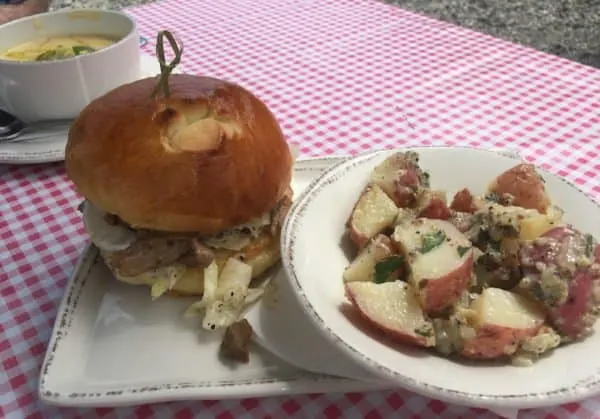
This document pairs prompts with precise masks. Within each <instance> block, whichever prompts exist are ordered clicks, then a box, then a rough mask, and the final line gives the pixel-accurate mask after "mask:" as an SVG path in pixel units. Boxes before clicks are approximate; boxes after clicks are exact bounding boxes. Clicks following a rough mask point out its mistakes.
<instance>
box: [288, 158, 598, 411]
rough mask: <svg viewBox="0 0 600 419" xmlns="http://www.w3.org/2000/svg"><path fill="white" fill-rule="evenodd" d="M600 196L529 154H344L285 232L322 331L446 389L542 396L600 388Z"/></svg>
mask: <svg viewBox="0 0 600 419" xmlns="http://www.w3.org/2000/svg"><path fill="white" fill-rule="evenodd" d="M599 220H600V207H599V206H598V204H597V203H596V202H594V201H593V200H592V199H591V198H590V197H588V196H586V194H585V193H583V192H581V191H580V190H578V189H577V188H576V187H575V186H573V185H571V184H570V183H568V182H567V181H566V180H564V179H561V178H559V177H557V176H555V175H553V174H551V173H548V172H546V171H544V170H542V169H540V168H538V167H536V166H534V165H533V164H530V163H527V162H524V161H522V160H520V159H519V158H514V157H510V156H507V155H504V154H500V153H497V152H493V151H489V150H479V149H472V148H460V147H432V148H415V149H410V150H384V151H375V152H369V153H366V154H362V155H359V156H356V157H352V158H349V159H347V160H345V161H343V162H342V163H340V164H338V165H336V166H334V167H333V168H331V169H330V170H329V171H327V172H326V173H325V174H323V176H321V177H320V178H319V179H318V180H316V181H315V182H313V184H312V185H311V186H310V187H309V188H308V190H307V191H305V192H304V193H303V195H302V196H301V197H299V198H298V200H297V201H296V202H295V203H294V205H293V207H292V209H291V210H290V214H289V216H288V219H287V221H286V224H285V225H284V229H283V235H282V255H283V263H284V267H285V269H286V272H287V274H288V279H289V281H290V283H291V284H292V287H293V288H294V292H295V295H296V297H297V299H298V301H299V302H300V303H301V305H302V307H303V309H304V311H305V313H306V315H307V317H308V318H309V319H311V321H312V322H313V323H314V324H315V325H316V326H317V327H318V329H319V330H320V332H321V333H322V335H323V336H324V337H325V338H326V339H328V340H330V341H331V342H334V343H335V344H336V345H337V347H338V348H339V349H340V350H342V351H343V352H345V353H346V354H348V355H349V356H351V357H352V358H353V359H354V360H356V361H357V362H359V363H360V364H361V365H363V366H364V367H366V368H368V369H369V370H370V371H371V372H373V373H375V374H377V375H378V376H380V377H382V378H385V379H388V380H390V381H392V382H394V383H396V384H398V385H401V386H402V387H405V388H408V389H410V390H413V391H416V392H420V393H423V394H426V395H428V396H431V397H435V398H438V399H442V400H446V401H450V402H455V403H462V404H470V405H477V406H490V407H491V406H504V407H508V406H511V407H517V408H524V407H533V406H542V405H548V404H556V403H562V402H567V401H573V400H576V399H581V398H584V397H589V396H590V395H592V394H596V393H598V392H600V358H599V357H597V356H596V355H595V354H596V353H597V352H598V351H599V350H600V334H599V333H597V332H596V329H597V328H598V327H599V325H600V323H599V322H597V318H598V316H599V315H600V245H599V244H598V239H599V238H600V222H599Z"/></svg>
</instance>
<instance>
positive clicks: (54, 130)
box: [0, 110, 73, 144]
mask: <svg viewBox="0 0 600 419" xmlns="http://www.w3.org/2000/svg"><path fill="white" fill-rule="evenodd" d="M72 123H73V121H72V120H70V119H67V120H65V119H61V120H52V121H40V122H34V123H31V124H25V123H24V122H23V121H21V120H19V119H18V118H16V117H15V116H13V115H11V114H9V113H8V112H5V111H2V110H0V144H2V143H15V142H21V141H31V140H37V139H41V138H46V137H51V136H54V135H57V134H62V133H65V134H66V133H67V132H68V130H69V128H70V126H71V124H72Z"/></svg>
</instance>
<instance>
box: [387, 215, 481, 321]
mask: <svg viewBox="0 0 600 419" xmlns="http://www.w3.org/2000/svg"><path fill="white" fill-rule="evenodd" d="M392 240H394V241H395V242H396V244H397V247H398V249H400V250H401V251H402V252H403V253H404V255H405V256H406V260H407V263H408V265H409V269H410V276H409V282H410V283H411V284H412V285H413V287H414V288H415V289H416V290H417V292H418V296H419V300H420V301H421V304H422V306H423V309H424V310H425V312H426V313H437V312H440V311H443V310H444V309H446V308H448V307H449V306H451V305H452V304H454V302H455V301H456V300H457V299H458V298H459V296H460V295H461V294H462V293H463V291H465V290H466V289H467V287H468V285H469V283H470V280H471V274H472V273H473V249H472V245H471V242H470V241H469V240H468V239H467V238H466V237H465V236H464V235H463V234H461V232H460V231H458V229H457V228H456V227H454V225H452V224H451V223H449V222H448V221H444V220H433V219H427V218H417V219H414V220H411V221H407V222H405V223H402V224H399V225H398V226H397V227H396V229H395V231H394V233H393V235H392Z"/></svg>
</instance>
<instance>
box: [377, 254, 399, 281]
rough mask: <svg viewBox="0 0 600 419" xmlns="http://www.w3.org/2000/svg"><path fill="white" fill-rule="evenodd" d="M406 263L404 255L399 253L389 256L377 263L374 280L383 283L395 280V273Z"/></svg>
mask: <svg viewBox="0 0 600 419" xmlns="http://www.w3.org/2000/svg"><path fill="white" fill-rule="evenodd" d="M403 265H404V257H402V256H399V255H394V256H389V257H387V258H385V259H383V260H382V261H381V262H379V263H377V264H376V265H375V277H374V278H373V282H375V283H376V284H382V283H384V282H388V281H393V280H395V279H396V278H395V277H394V276H393V274H394V273H395V272H396V271H397V270H398V269H400V268H402V266H403Z"/></svg>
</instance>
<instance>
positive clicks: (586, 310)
mask: <svg viewBox="0 0 600 419" xmlns="http://www.w3.org/2000/svg"><path fill="white" fill-rule="evenodd" d="M599 282H600V281H599V277H598V275H594V274H593V273H592V272H591V271H590V268H585V269H578V270H577V271H576V272H575V274H574V275H573V278H572V279H571V281H570V282H569V297H568V298H567V301H565V303H564V304H562V305H560V306H559V307H556V308H553V309H551V310H549V311H548V315H549V317H550V320H551V321H552V324H553V325H554V327H555V329H556V330H557V331H558V332H559V333H560V334H561V335H563V336H566V337H568V338H569V339H572V340H577V339H581V338H583V337H586V336H589V335H590V334H591V333H592V327H593V326H594V323H596V320H597V319H598V313H597V312H596V310H593V307H598V303H599V301H598V294H599V293H600V283H599ZM594 294H596V295H594Z"/></svg>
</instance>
